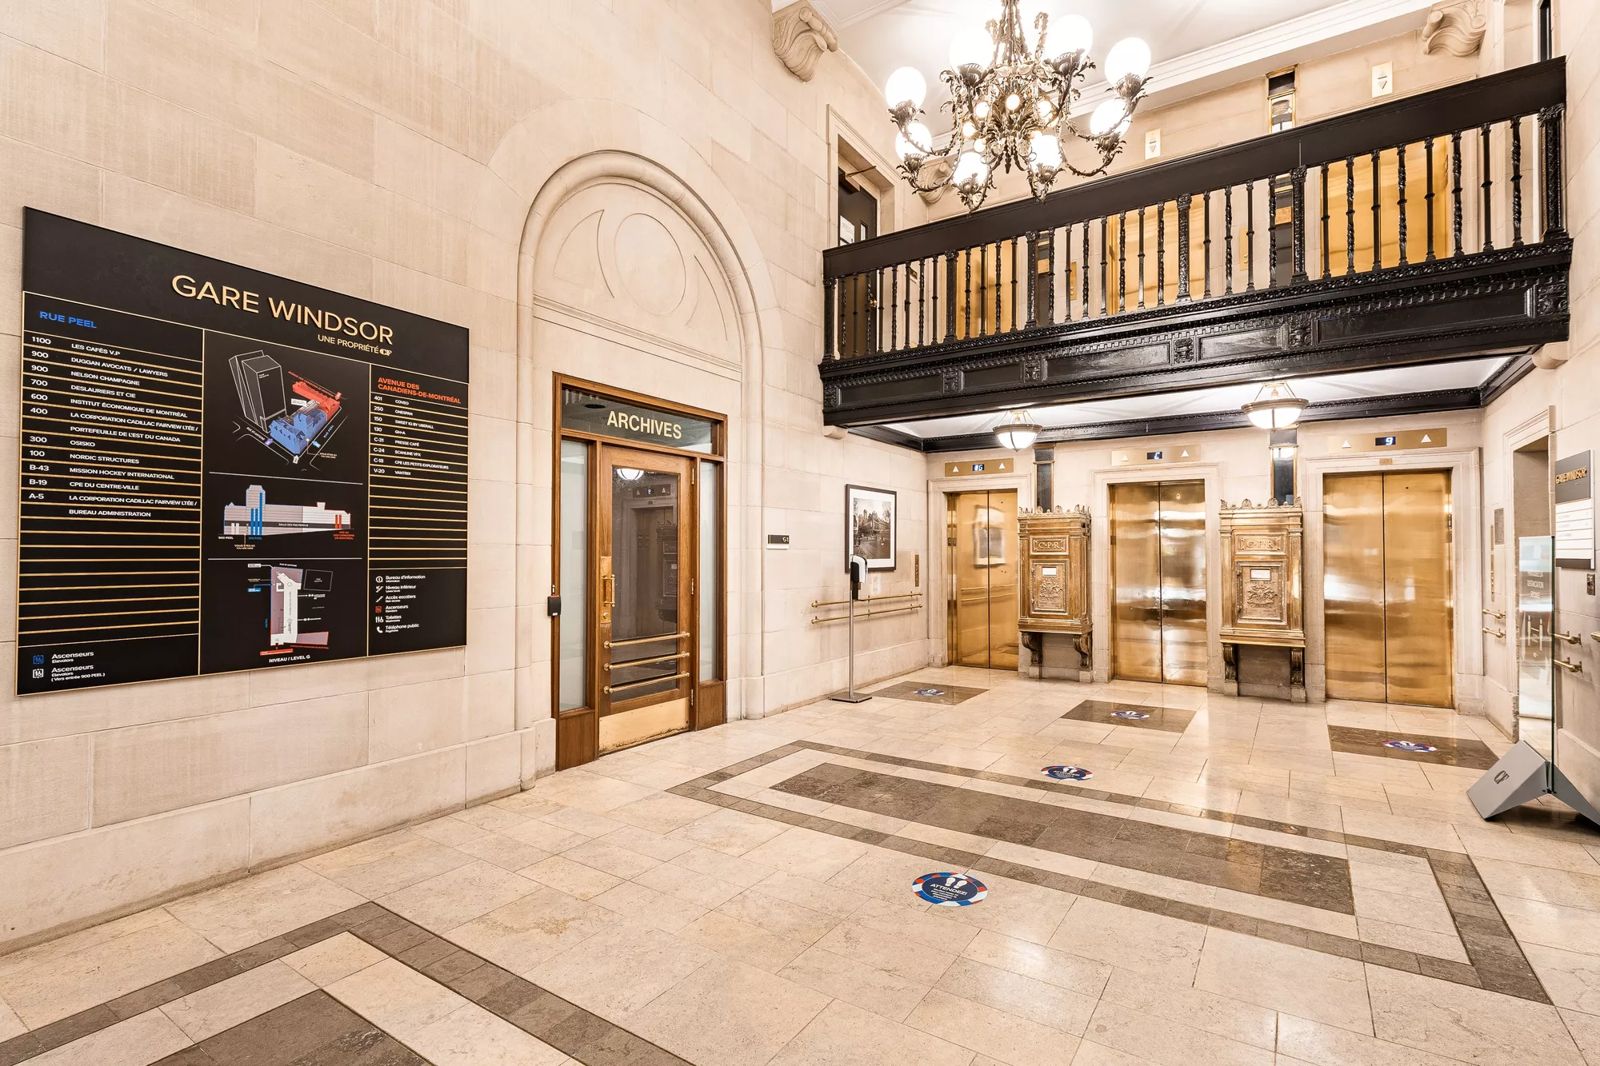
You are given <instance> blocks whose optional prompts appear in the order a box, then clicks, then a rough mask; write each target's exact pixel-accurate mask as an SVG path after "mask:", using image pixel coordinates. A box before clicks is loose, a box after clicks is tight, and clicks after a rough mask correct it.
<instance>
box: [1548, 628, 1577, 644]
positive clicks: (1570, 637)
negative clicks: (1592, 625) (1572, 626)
mask: <svg viewBox="0 0 1600 1066" xmlns="http://www.w3.org/2000/svg"><path fill="white" fill-rule="evenodd" d="M1550 635H1551V636H1552V637H1555V638H1556V639H1557V640H1564V641H1566V642H1567V643H1568V644H1576V643H1578V642H1579V641H1581V640H1582V639H1583V638H1582V637H1580V636H1578V634H1576V633H1563V632H1561V631H1560V630H1557V631H1556V632H1554V633H1551V634H1550Z"/></svg>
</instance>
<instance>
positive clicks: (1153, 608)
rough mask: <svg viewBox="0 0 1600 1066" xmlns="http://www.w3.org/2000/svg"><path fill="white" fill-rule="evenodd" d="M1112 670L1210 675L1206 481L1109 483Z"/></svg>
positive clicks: (1174, 680) (1165, 676)
mask: <svg viewBox="0 0 1600 1066" xmlns="http://www.w3.org/2000/svg"><path fill="white" fill-rule="evenodd" d="M1111 585H1112V601H1111V673H1112V676H1113V677H1118V678H1122V679H1124V680H1129V681H1155V682H1168V683H1171V684H1176V685H1204V684H1205V683H1206V492H1205V483H1204V482H1203V481H1166V482H1145V483H1136V484H1128V485H1112V486H1111Z"/></svg>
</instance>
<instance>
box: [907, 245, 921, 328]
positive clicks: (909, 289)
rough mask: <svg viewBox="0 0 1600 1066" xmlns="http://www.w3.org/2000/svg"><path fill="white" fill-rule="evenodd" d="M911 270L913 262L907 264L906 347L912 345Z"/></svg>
mask: <svg viewBox="0 0 1600 1066" xmlns="http://www.w3.org/2000/svg"><path fill="white" fill-rule="evenodd" d="M919 265H920V264H919ZM911 271H912V264H910V263H907V264H906V294H905V300H906V303H905V312H906V347H907V348H909V347H911ZM919 284H920V282H919Z"/></svg>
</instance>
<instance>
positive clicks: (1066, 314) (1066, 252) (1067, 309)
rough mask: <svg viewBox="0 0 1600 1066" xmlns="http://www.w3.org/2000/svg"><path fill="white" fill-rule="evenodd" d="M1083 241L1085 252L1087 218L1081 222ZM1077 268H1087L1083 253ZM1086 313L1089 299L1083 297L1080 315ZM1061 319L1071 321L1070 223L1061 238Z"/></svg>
mask: <svg viewBox="0 0 1600 1066" xmlns="http://www.w3.org/2000/svg"><path fill="white" fill-rule="evenodd" d="M1083 243H1084V248H1085V252H1086V253H1087V250H1088V244H1089V223H1088V221H1087V220H1085V221H1084V223H1083ZM1078 269H1079V270H1087V269H1089V257H1088V255H1087V254H1085V255H1084V258H1083V265H1081V266H1080V267H1078ZM1088 315H1089V301H1088V300H1087V299H1085V300H1084V302H1083V310H1082V317H1085V318H1087V317H1088ZM1061 321H1063V322H1071V321H1072V227H1071V226H1070V225H1069V226H1067V235H1066V236H1065V237H1064V238H1062V242H1061Z"/></svg>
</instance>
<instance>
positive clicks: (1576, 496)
mask: <svg viewBox="0 0 1600 1066" xmlns="http://www.w3.org/2000/svg"><path fill="white" fill-rule="evenodd" d="M1555 478H1556V486H1555V490H1556V491H1555V495H1556V565H1557V566H1561V567H1566V568H1568V569H1572V570H1593V569H1594V478H1593V476H1591V473H1590V470H1589V453H1588V452H1576V453H1574V454H1572V455H1569V456H1567V457H1566V458H1564V459H1557V460H1556V473H1555Z"/></svg>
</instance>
